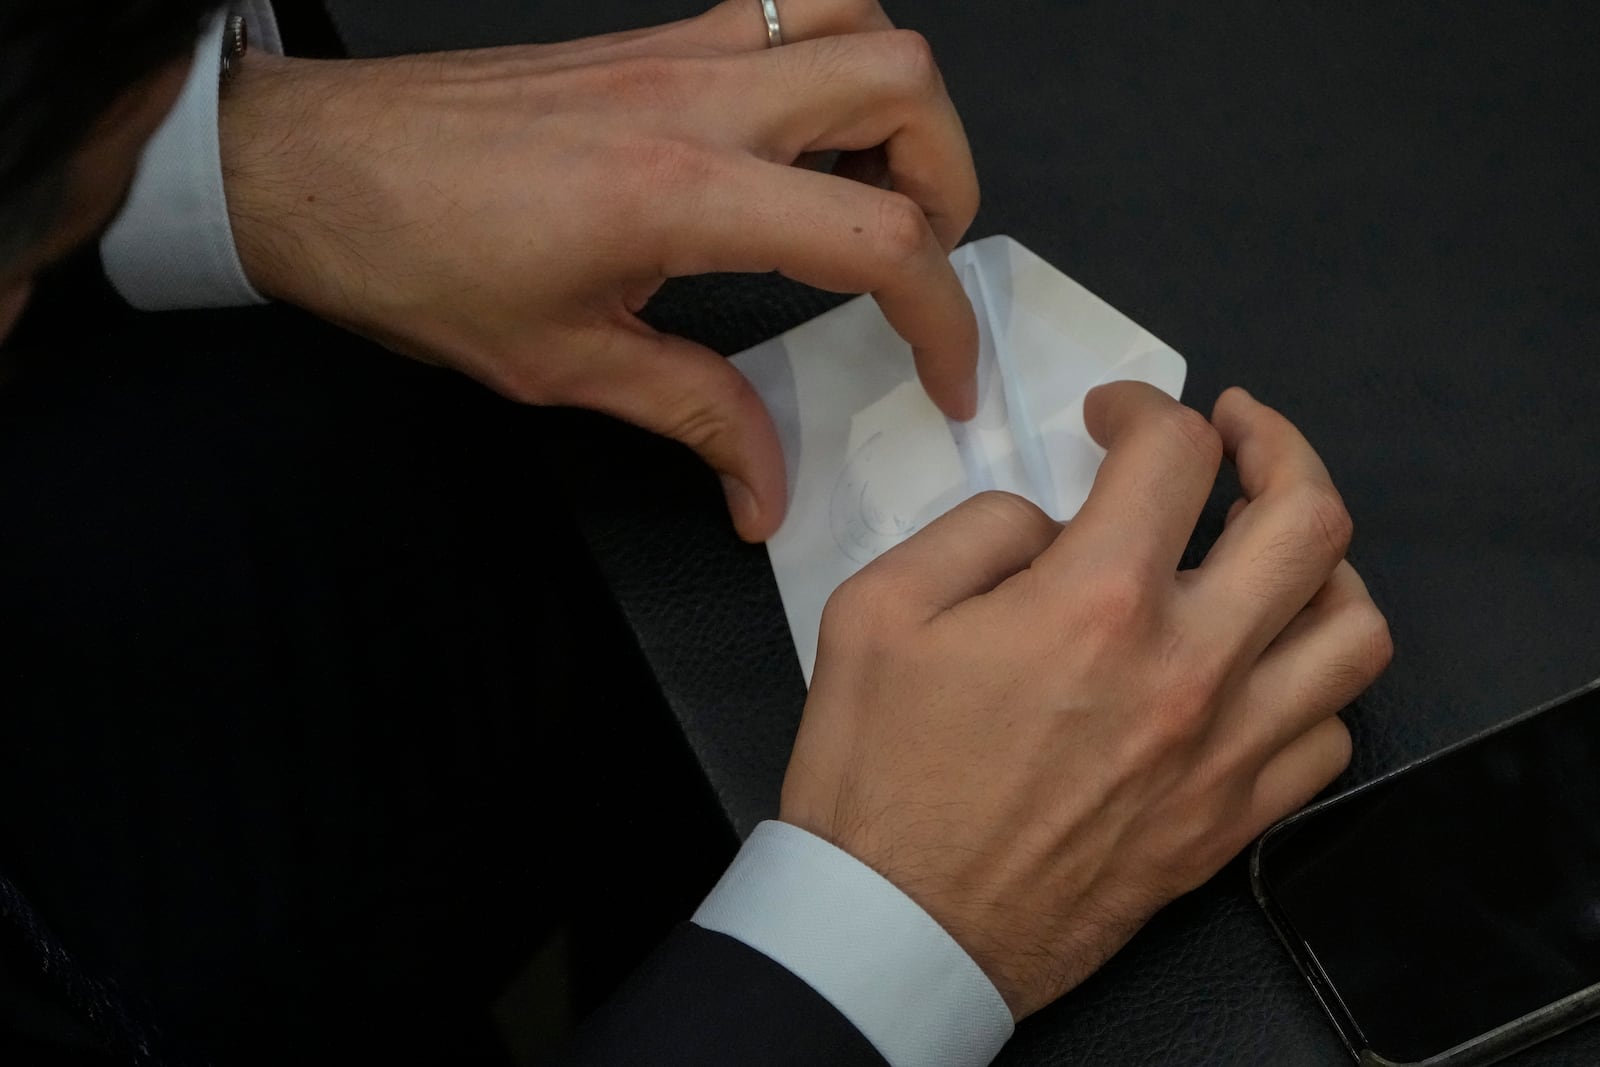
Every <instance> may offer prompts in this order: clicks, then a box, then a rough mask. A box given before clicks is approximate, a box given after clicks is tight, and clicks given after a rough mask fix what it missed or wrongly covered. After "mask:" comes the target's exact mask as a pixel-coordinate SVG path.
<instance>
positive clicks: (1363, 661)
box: [1355, 602, 1394, 682]
mask: <svg viewBox="0 0 1600 1067" xmlns="http://www.w3.org/2000/svg"><path fill="white" fill-rule="evenodd" d="M1355 631H1356V634H1357V641H1356V644H1357V649H1358V652H1357V658H1356V663H1357V665H1358V666H1359V667H1360V668H1361V670H1362V673H1363V674H1364V675H1366V680H1367V681H1368V682H1370V681H1372V679H1374V678H1376V677H1377V676H1378V675H1380V674H1382V673H1383V672H1384V670H1385V669H1387V668H1388V666H1389V664H1390V663H1391V662H1392V661H1393V660H1394V635H1393V634H1392V633H1391V632H1390V630H1389V620H1388V619H1387V618H1385V617H1384V614H1383V612H1381V611H1379V610H1378V608H1377V605H1375V604H1372V603H1370V602H1369V603H1368V604H1367V605H1366V606H1365V607H1364V608H1363V609H1362V610H1361V612H1360V615H1359V617H1358V618H1357V620H1356V624H1355Z"/></svg>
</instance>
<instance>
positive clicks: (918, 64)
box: [882, 30, 940, 89]
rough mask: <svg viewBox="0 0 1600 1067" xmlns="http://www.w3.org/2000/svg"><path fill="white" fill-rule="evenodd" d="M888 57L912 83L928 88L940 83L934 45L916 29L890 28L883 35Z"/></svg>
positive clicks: (895, 67) (896, 68)
mask: <svg viewBox="0 0 1600 1067" xmlns="http://www.w3.org/2000/svg"><path fill="white" fill-rule="evenodd" d="M882 47H883V48H884V50H885V54H886V57H887V58H888V60H889V62H890V63H891V64H893V66H894V69H895V70H897V71H898V72H899V73H900V75H901V76H902V77H903V78H905V79H906V80H907V81H908V82H909V83H910V84H912V85H915V86H918V87H919V88H923V89H926V88H928V87H930V86H935V85H938V84H940V77H939V62H938V60H936V59H935V58H934V56H933V45H931V44H929V43H928V39H927V38H926V37H924V36H923V35H922V34H920V33H918V32H917V31H916V30H889V31H887V32H885V33H884V35H883V46H882Z"/></svg>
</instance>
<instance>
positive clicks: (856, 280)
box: [661, 158, 978, 419]
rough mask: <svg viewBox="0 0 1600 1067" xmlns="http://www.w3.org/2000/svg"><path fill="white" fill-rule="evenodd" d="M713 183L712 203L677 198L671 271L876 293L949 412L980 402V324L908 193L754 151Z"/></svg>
mask: <svg viewBox="0 0 1600 1067" xmlns="http://www.w3.org/2000/svg"><path fill="white" fill-rule="evenodd" d="M728 168H729V169H728V170H727V171H725V172H719V173H717V174H716V175H715V176H714V178H713V180H711V181H708V182H706V183H704V188H705V189H707V190H708V195H709V191H710V190H714V191H715V197H716V202H715V205H714V206H711V205H707V206H705V207H704V208H702V207H701V206H700V205H695V204H682V203H674V206H675V207H677V208H678V209H679V210H677V211H674V212H673V213H672V214H671V215H670V216H668V217H667V218H666V219H665V220H663V230H662V233H661V247H662V249H663V251H664V254H665V260H664V262H665V267H666V272H667V274H668V275H669V276H670V277H681V276H685V275H692V274H708V273H711V272H714V271H740V272H752V273H755V272H764V271H771V270H777V271H779V272H781V273H782V274H784V275H785V276H786V277H789V278H793V279H794V280H795V281H799V282H804V283H805V284H807V285H813V286H816V287H817V288H819V289H827V290H829V291H831V292H836V293H871V294H872V295H873V298H874V299H876V300H877V302H878V306H879V307H880V308H881V309H882V310H883V315H884V318H886V319H888V320H889V323H890V325H892V326H893V327H894V329H895V332H897V333H898V334H899V335H900V336H901V337H903V338H905V340H906V341H907V342H909V343H910V345H911V354H912V357H913V359H914V360H915V361H916V365H917V376H918V377H919V378H920V379H921V380H922V384H923V387H924V388H925V389H927V391H928V396H929V397H930V398H931V399H932V400H933V402H934V403H935V404H936V405H937V406H938V407H939V409H940V410H941V411H943V412H944V413H945V414H946V415H949V416H950V417H951V418H955V419H969V418H971V417H972V416H973V415H974V414H975V413H976V412H977V408H978V383H977V366H978V320H977V316H976V315H975V314H974V313H973V310H972V302H971V301H970V300H968V299H967V294H966V291H965V290H964V289H962V287H961V281H960V279H958V278H957V277H956V272H955V268H954V267H952V266H951V265H950V260H949V257H948V256H946V255H945V251H944V248H943V247H942V246H941V245H940V243H939V240H938V238H937V237H935V236H934V233H933V229H932V228H931V227H930V226H929V224H928V219H927V216H925V215H924V214H923V213H922V209H921V208H920V207H918V206H917V204H916V202H915V201H913V200H911V199H910V198H909V197H906V196H904V195H902V194H900V193H895V192H889V191H886V190H883V189H874V188H872V187H871V186H867V185H861V184H859V183H856V182H847V181H840V180H839V179H837V178H834V177H833V176H831V175H827V174H817V173H815V172H813V171H808V170H801V169H798V168H795V167H787V166H782V165H780V164H776V163H768V162H765V161H761V160H756V159H750V158H744V159H740V160H738V161H736V162H734V163H732V164H729V165H728Z"/></svg>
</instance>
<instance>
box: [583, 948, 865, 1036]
mask: <svg viewBox="0 0 1600 1067" xmlns="http://www.w3.org/2000/svg"><path fill="white" fill-rule="evenodd" d="M562 1062H563V1063H564V1064H570V1065H574V1067H577V1065H582V1067H590V1065H600V1064H606V1065H612V1064H634V1063H638V1064H645V1063H648V1064H651V1065H652V1067H678V1065H682V1067H689V1065H694V1067H719V1065H724V1064H725V1065H728V1067H733V1065H735V1064H737V1065H740V1067H744V1065H750V1064H761V1065H762V1067H802V1065H813V1064H827V1065H829V1067H887V1063H886V1061H885V1060H884V1058H883V1057H882V1056H880V1055H879V1054H878V1052H877V1050H876V1049H874V1048H873V1047H872V1045H871V1044H870V1043H868V1041H867V1039H866V1038H864V1037H862V1036H861V1032H860V1031H858V1030H857V1029H856V1028H855V1027H854V1026H852V1025H851V1023H850V1021H849V1020H847V1019H846V1018H845V1017H844V1016H843V1015H840V1014H839V1012H838V1011H837V1010H835V1009H834V1007H833V1005H831V1004H829V1003H828V1002H827V1001H826V1000H824V999H823V998H822V997H821V996H820V995H819V994H818V993H817V992H816V991H815V990H813V989H812V988H811V987H810V986H808V985H806V984H805V983H804V982H802V981H801V980H800V979H798V978H796V977H795V976H794V975H793V974H791V973H790V972H789V971H787V970H785V969H784V968H783V967H781V966H779V965H778V964H777V963H774V962H773V961H772V960H771V959H769V958H767V957H766V956H764V955H762V954H761V953H760V952H757V951H756V950H755V949H753V948H750V947H749V946H748V945H746V944H744V943H743V942H741V941H737V940H735V939H734V938H731V937H729V936H727V935H726V934H720V933H715V932H713V931H710V930H704V929H702V928H700V927H698V926H695V925H694V924H693V923H684V924H683V925H682V926H679V927H678V928H677V929H676V930H674V931H673V932H672V934H671V935H670V936H669V937H668V938H667V940H666V941H665V942H664V943H663V944H662V945H661V947H660V948H659V949H657V950H656V952H655V954H654V955H652V956H651V957H650V958H649V959H648V960H646V961H645V962H644V964H643V966H641V967H640V968H639V969H638V970H637V971H636V972H634V974H633V976H632V977H631V978H630V979H629V980H628V982H627V983H626V984H625V985H624V986H623V987H622V989H621V990H620V991H618V992H617V994H616V995H615V996H613V997H612V998H611V1000H610V1001H609V1002H608V1003H606V1004H605V1005H604V1006H602V1007H601V1008H600V1010H599V1011H597V1012H595V1014H594V1015H593V1016H592V1017H590V1019H589V1020H588V1021H587V1022H586V1023H585V1024H584V1025H583V1027H582V1028H581V1029H580V1030H579V1032H578V1037H577V1040H576V1041H575V1042H574V1043H573V1045H572V1047H571V1048H570V1049H569V1050H568V1054H567V1057H566V1058H565V1059H563V1060H562Z"/></svg>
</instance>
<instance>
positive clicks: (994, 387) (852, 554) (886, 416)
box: [733, 237, 1186, 685]
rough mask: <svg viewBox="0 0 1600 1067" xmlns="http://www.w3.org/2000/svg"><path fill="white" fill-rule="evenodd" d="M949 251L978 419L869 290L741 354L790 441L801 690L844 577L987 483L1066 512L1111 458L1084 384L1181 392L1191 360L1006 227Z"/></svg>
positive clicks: (788, 562) (791, 588)
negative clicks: (960, 293) (945, 411)
mask: <svg viewBox="0 0 1600 1067" xmlns="http://www.w3.org/2000/svg"><path fill="white" fill-rule="evenodd" d="M950 262H951V263H952V264H954V265H955V268H956V273H957V275H958V276H959V277H960V278H961V283H962V285H963V286H964V287H965V288H966V291H967V295H968V296H969V297H970V298H971V299H972V305H973V308H974V309H975V310H976V311H977V315H978V336H979V354H978V415H977V417H976V418H974V419H973V420H972V421H971V422H968V423H958V422H954V421H951V420H949V419H947V418H945V417H944V415H942V414H941V413H940V412H939V409H938V408H936V407H934V405H933V402H932V401H931V400H929V399H928V396H927V394H926V393H925V392H923V389H922V385H921V384H920V383H919V382H918V381H917V373H916V368H915V366H914V365H913V364H912V361H911V346H910V345H908V344H906V343H905V342H904V341H902V340H901V339H900V338H899V337H898V336H897V335H896V334H895V332H894V330H893V329H892V328H891V327H890V326H889V323H888V322H887V321H886V320H885V319H884V317H883V314H882V313H881V312H880V311H879V310H878V307H877V304H876V303H874V302H873V300H872V298H871V297H870V296H863V297H860V298H858V299H855V300H852V301H850V302H849V303H848V304H844V305H842V306H841V307H837V308H835V309H834V310H832V311H830V312H828V313H826V314H824V315H821V316H819V317H818V318H815V319H813V320H811V321H810V322H808V323H806V324H804V325H803V326H798V327H796V328H795V329H793V330H790V331H789V332H788V333H786V334H783V335H782V336H779V337H775V338H773V339H772V340H770V341H767V342H766V343H764V344H759V345H757V346H756V347H754V348H752V349H749V350H748V351H746V352H742V353H740V354H739V355H737V356H734V357H733V364H734V366H736V367H738V368H739V370H740V371H741V372H743V373H744V375H745V377H747V378H749V379H750V381H751V382H752V383H753V384H754V385H755V387H756V390H757V391H758V392H759V393H760V394H761V398H762V400H764V401H765V402H766V405H767V409H768V410H769V411H771V413H772V417H773V421H774V422H776V423H777V427H778V435H779V438H780V439H781V440H782V442H783V454H784V461H785V465H786V466H787V468H788V473H789V510H788V513H787V515H786V516H785V518H784V521H783V525H782V526H781V527H780V528H779V530H778V532H777V534H775V535H774V536H773V538H772V539H771V540H770V541H768V542H767V551H768V553H769V554H770V556H771V558H772V569H773V572H774V573H775V574H776V575H777V579H778V592H779V593H780V594H781V595H782V597H783V607H784V611H785V612H786V613H787V615H788V617H789V631H790V633H791V634H792V635H793V636H794V647H795V651H796V652H798V653H799V656H800V667H801V669H802V670H803V671H804V672H805V677H806V684H807V685H810V683H811V670H812V666H813V665H814V664H815V662H816V658H817V628H818V624H819V623H820V621H821V619H822V606H823V604H824V603H826V602H827V599H828V596H829V595H830V594H831V593H832V592H833V591H834V590H835V589H837V588H838V587H839V585H840V584H841V583H842V582H843V581H844V580H845V579H846V578H849V577H850V576H851V575H852V574H854V573H855V572H856V571H858V570H860V569H861V568H862V567H863V566H864V565H865V564H867V563H869V562H870V561H871V560H873V559H874V558H876V557H877V556H878V555H880V554H881V553H883V552H885V551H887V550H888V549H890V548H892V547H893V546H895V545H897V544H899V543H900V542H901V541H904V540H905V539H906V538H908V537H910V536H911V535H912V534H914V533H916V532H917V531H918V530H919V529H921V528H922V527H923V526H925V525H926V524H927V523H928V522H929V521H931V520H932V519H934V518H936V517H937V516H939V515H942V514H943V513H944V512H946V511H948V510H950V509H951V508H952V507H954V506H955V505H957V504H959V503H961V501H963V500H965V499H967V498H968V497H970V496H972V495H974V494H976V493H980V492H983V491H984V490H986V489H1004V490H1006V491H1008V492H1012V493H1016V494H1018V495H1020V496H1025V497H1027V498H1028V499H1029V500H1031V501H1033V502H1034V503H1035V504H1038V505H1039V507H1041V508H1042V509H1044V510H1045V511H1046V512H1048V513H1049V514H1050V515H1051V516H1053V517H1054V518H1056V519H1061V520H1065V519H1068V518H1071V517H1072V516H1073V515H1074V514H1076V513H1077V511H1078V509H1079V508H1080V507H1082V506H1083V501H1084V499H1085V498H1086V497H1087V496H1088V494H1089V487H1090V486H1091V484H1093V481H1094V474H1095V471H1096V469H1097V468H1098V467H1099V466H1100V460H1101V459H1102V457H1104V455H1105V452H1104V450H1103V449H1101V448H1100V447H1099V446H1098V445H1096V444H1095V443H1094V440H1093V439H1092V438H1091V437H1090V436H1089V433H1088V431H1087V430H1086V429H1085V428H1084V424H1083V398H1084V396H1085V395H1086V394H1087V393H1088V392H1089V390H1090V389H1092V388H1094V387H1095V386H1096V385H1098V384H1100V383H1101V382H1108V381H1116V380H1121V379H1137V380H1139V381H1144V382H1149V383H1150V384H1152V385H1154V386H1156V387H1157V388H1159V389H1162V390H1164V391H1165V392H1167V393H1169V394H1171V395H1172V396H1174V397H1176V396H1178V394H1179V393H1180V391H1181V390H1182V389H1183V379H1184V373H1185V370H1186V367H1185V364H1184V362H1183V357H1182V356H1180V355H1178V354H1177V353H1176V352H1174V351H1173V350H1172V349H1171V348H1169V347H1167V346H1166V345H1164V344H1162V343H1161V342H1160V341H1158V340H1157V339H1156V338H1154V337H1152V336H1151V335H1150V334H1149V333H1148V332H1146V331H1145V330H1143V329H1141V328H1140V327H1139V326H1138V325H1137V324H1135V323H1134V322H1132V321H1130V320H1129V319H1128V318H1127V317H1126V316H1124V315H1122V314H1121V313H1119V312H1118V311H1117V310H1116V309H1114V308H1112V307H1111V306H1110V305H1108V304H1106V303H1105V301H1103V300H1101V299H1100V298H1098V297H1096V296H1095V295H1094V294H1093V293H1091V292H1089V291H1088V290H1087V289H1085V288H1084V287H1083V286H1081V285H1079V284H1078V283H1077V282H1075V281H1073V280H1072V279H1071V278H1068V277H1067V276H1066V275H1064V274H1062V273H1061V272H1060V271H1058V270H1056V269H1055V268H1054V267H1052V266H1050V264H1048V263H1046V262H1045V261H1044V260H1042V259H1040V258H1039V257H1038V256H1036V255H1034V254H1033V253H1032V252H1030V251H1028V250H1027V249H1026V248H1024V247H1022V246H1021V245H1020V244H1018V243H1017V242H1016V241H1013V240H1012V239H1011V238H1009V237H986V238H984V239H983V240H981V241H974V242H972V243H971V244H969V245H964V246H962V247H961V248H958V249H956V251H955V252H954V253H953V254H952V255H951V257H950Z"/></svg>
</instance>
